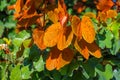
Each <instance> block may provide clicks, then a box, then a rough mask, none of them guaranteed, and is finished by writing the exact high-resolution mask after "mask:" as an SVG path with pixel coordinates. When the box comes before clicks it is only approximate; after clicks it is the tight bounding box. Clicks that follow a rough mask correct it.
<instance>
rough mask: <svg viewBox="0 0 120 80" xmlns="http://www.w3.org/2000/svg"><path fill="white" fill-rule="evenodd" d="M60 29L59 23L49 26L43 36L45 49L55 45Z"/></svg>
mask: <svg viewBox="0 0 120 80" xmlns="http://www.w3.org/2000/svg"><path fill="white" fill-rule="evenodd" d="M60 29H61V25H60V23H55V24H52V25H51V26H49V27H48V28H47V29H46V31H45V34H44V39H43V41H44V43H45V45H46V46H47V47H53V46H55V45H56V44H57V41H58V37H59V34H60V33H61V32H60Z"/></svg>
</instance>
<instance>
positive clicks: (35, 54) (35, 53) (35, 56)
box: [29, 45, 40, 61]
mask: <svg viewBox="0 0 120 80" xmlns="http://www.w3.org/2000/svg"><path fill="white" fill-rule="evenodd" d="M39 58H40V50H39V48H38V47H37V46H36V45H32V47H31V48H30V53H29V59H30V60H32V61H38V60H39Z"/></svg>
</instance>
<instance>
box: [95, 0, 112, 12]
mask: <svg viewBox="0 0 120 80" xmlns="http://www.w3.org/2000/svg"><path fill="white" fill-rule="evenodd" d="M113 5H114V3H113V2H112V0H99V2H98V4H97V5H96V7H97V9H98V10H101V11H107V10H109V9H110V8H111V7H112V6H113Z"/></svg>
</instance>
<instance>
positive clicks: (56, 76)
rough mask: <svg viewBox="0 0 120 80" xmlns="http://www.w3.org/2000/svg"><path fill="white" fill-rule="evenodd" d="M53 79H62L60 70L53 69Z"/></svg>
mask: <svg viewBox="0 0 120 80" xmlns="http://www.w3.org/2000/svg"><path fill="white" fill-rule="evenodd" d="M52 76H53V79H54V80H61V75H60V73H59V72H58V71H56V70H55V71H53V75H52Z"/></svg>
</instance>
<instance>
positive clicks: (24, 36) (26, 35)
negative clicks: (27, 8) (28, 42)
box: [16, 30, 31, 40]
mask: <svg viewBox="0 0 120 80" xmlns="http://www.w3.org/2000/svg"><path fill="white" fill-rule="evenodd" d="M30 36H31V35H30V32H29V31H27V30H23V31H21V32H19V33H18V35H16V38H21V39H23V40H25V39H28V38H29V37H30Z"/></svg>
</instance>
